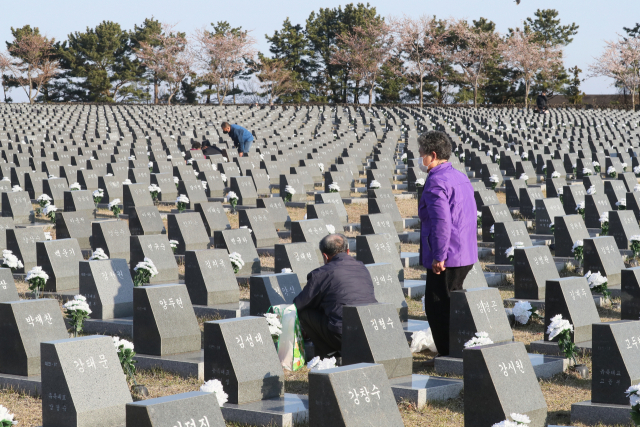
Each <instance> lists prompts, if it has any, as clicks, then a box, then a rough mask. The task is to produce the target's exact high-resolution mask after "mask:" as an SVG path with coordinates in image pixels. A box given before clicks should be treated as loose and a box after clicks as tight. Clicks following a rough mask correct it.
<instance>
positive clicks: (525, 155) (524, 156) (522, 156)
mask: <svg viewBox="0 0 640 427" xmlns="http://www.w3.org/2000/svg"><path fill="white" fill-rule="evenodd" d="M520 157H521V158H522V160H527V159H528V158H529V155H528V154H527V153H522V155H521V156H520Z"/></svg>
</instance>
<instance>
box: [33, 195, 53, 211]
mask: <svg viewBox="0 0 640 427" xmlns="http://www.w3.org/2000/svg"><path fill="white" fill-rule="evenodd" d="M36 201H37V202H38V205H40V208H39V209H38V212H37V213H41V212H42V208H44V207H45V206H47V205H50V204H51V202H52V201H53V199H52V198H51V197H49V196H48V195H47V194H41V195H40V196H39V197H38V198H37V199H36Z"/></svg>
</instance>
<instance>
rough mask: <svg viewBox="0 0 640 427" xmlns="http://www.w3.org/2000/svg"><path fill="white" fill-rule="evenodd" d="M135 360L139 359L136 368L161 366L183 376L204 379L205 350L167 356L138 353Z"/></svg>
mask: <svg viewBox="0 0 640 427" xmlns="http://www.w3.org/2000/svg"><path fill="white" fill-rule="evenodd" d="M134 360H136V361H137V363H136V369H153V368H160V369H162V370H163V371H167V372H173V373H174V374H177V375H179V376H181V377H183V378H189V377H196V378H198V379H199V380H202V381H204V350H198V351H192V352H189V353H180V354H169V355H166V356H152V355H149V354H140V353H138V354H136V356H135V357H134Z"/></svg>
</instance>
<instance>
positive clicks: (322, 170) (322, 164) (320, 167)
mask: <svg viewBox="0 0 640 427" xmlns="http://www.w3.org/2000/svg"><path fill="white" fill-rule="evenodd" d="M318 168H319V169H320V172H324V163H318Z"/></svg>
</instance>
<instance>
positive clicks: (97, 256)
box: [89, 248, 109, 261]
mask: <svg viewBox="0 0 640 427" xmlns="http://www.w3.org/2000/svg"><path fill="white" fill-rule="evenodd" d="M105 259H109V256H108V255H107V254H106V253H104V251H103V250H102V248H96V250H95V251H93V253H92V254H91V256H90V257H89V261H99V260H105Z"/></svg>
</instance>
